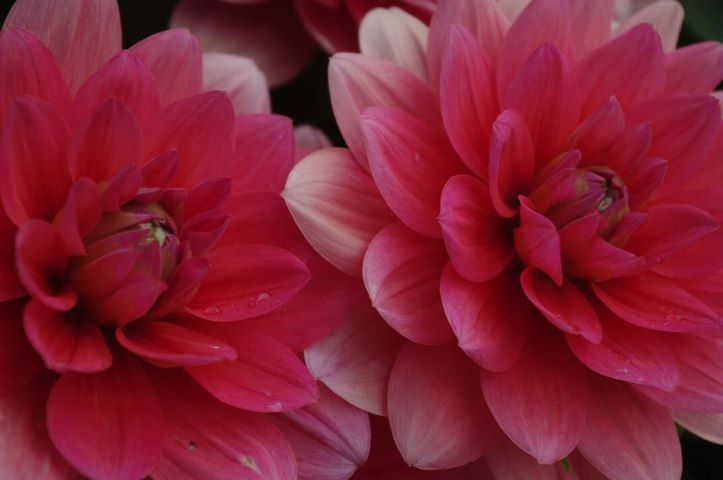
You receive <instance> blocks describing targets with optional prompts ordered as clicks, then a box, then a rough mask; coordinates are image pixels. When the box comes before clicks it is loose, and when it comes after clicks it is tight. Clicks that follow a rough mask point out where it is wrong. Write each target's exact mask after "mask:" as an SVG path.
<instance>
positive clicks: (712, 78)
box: [665, 42, 723, 94]
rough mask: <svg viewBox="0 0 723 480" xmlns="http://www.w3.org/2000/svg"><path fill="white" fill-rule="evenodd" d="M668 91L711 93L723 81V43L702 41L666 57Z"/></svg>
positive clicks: (666, 86)
mask: <svg viewBox="0 0 723 480" xmlns="http://www.w3.org/2000/svg"><path fill="white" fill-rule="evenodd" d="M665 68H666V70H667V72H666V75H665V93H703V94H705V93H711V92H712V91H713V89H714V88H715V87H717V86H718V84H719V83H720V82H721V80H723V45H722V44H721V43H719V42H702V43H698V44H695V45H690V46H687V47H683V48H679V49H677V50H675V51H673V52H671V53H669V54H668V55H666V57H665Z"/></svg>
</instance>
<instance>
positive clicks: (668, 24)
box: [615, 0, 683, 52]
mask: <svg viewBox="0 0 723 480" xmlns="http://www.w3.org/2000/svg"><path fill="white" fill-rule="evenodd" d="M641 23H649V24H651V25H652V26H653V27H654V28H655V30H657V32H658V34H660V38H661V40H662V42H663V50H665V51H666V52H672V51H673V50H675V47H676V46H677V45H678V36H679V35H680V28H681V27H682V26H683V7H682V5H680V3H678V2H676V1H673V0H660V1H657V2H652V3H651V4H650V5H648V6H646V7H645V8H642V9H640V10H638V11H637V12H635V13H634V14H633V15H631V16H630V17H628V18H627V19H625V21H624V22H623V23H621V24H620V25H619V26H618V28H617V30H616V31H615V33H616V34H618V35H619V34H621V33H623V32H626V31H628V30H630V29H631V28H633V27H635V26H636V25H640V24H641Z"/></svg>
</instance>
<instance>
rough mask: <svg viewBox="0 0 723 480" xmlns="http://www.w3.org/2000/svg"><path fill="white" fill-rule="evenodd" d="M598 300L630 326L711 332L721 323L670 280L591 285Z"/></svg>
mask: <svg viewBox="0 0 723 480" xmlns="http://www.w3.org/2000/svg"><path fill="white" fill-rule="evenodd" d="M593 290H594V291H595V294H596V295H597V296H598V298H599V299H600V300H602V302H603V303H604V304H605V305H606V306H607V307H608V308H610V310H612V311H613V312H615V313H616V314H617V315H618V316H619V317H620V318H622V319H623V320H625V321H628V322H630V323H632V324H635V325H639V326H641V327H645V328H651V329H653V330H661V331H667V332H714V331H717V330H719V329H720V327H721V324H722V323H723V319H721V317H720V316H719V315H717V314H716V313H715V312H714V311H713V310H711V309H710V307H708V306H707V305H706V304H705V303H703V302H702V301H700V300H699V299H698V298H696V297H694V296H693V295H692V294H690V293H688V292H687V291H686V290H684V289H683V288H681V287H680V286H678V285H677V284H676V283H675V282H673V281H672V280H668V279H666V278H664V277H661V276H658V275H655V274H653V273H648V274H644V275H638V276H633V277H622V278H617V279H615V280H609V281H607V282H602V283H595V284H593Z"/></svg>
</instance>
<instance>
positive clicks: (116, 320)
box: [88, 271, 166, 328]
mask: <svg viewBox="0 0 723 480" xmlns="http://www.w3.org/2000/svg"><path fill="white" fill-rule="evenodd" d="M165 288H166V285H165V282H163V281H162V280H159V279H158V278H155V277H154V276H151V275H150V274H148V273H144V272H140V271H135V272H132V273H131V274H130V275H128V276H127V277H126V278H125V279H124V280H123V282H122V283H121V284H120V286H119V287H118V289H117V290H116V291H115V292H113V293H112V294H110V295H108V296H105V297H103V298H100V299H98V300H96V301H95V302H93V303H92V304H90V305H89V306H88V310H89V312H88V315H89V316H90V317H92V319H93V321H95V322H96V323H98V324H101V325H103V326H104V327H106V328H116V327H120V326H123V325H125V324H127V323H129V322H132V321H133V320H137V319H138V318H140V317H142V316H143V315H145V314H146V313H147V312H148V311H149V310H150V309H151V308H152V307H153V304H154V303H155V302H156V299H158V297H159V296H160V295H161V293H163V291H164V290H165Z"/></svg>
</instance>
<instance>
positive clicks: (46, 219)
mask: <svg viewBox="0 0 723 480" xmlns="http://www.w3.org/2000/svg"><path fill="white" fill-rule="evenodd" d="M210 90H216V91H210ZM217 90H223V91H225V92H227V93H224V92H221V91H217ZM204 92H205V93H204ZM267 111H268V93H267V90H266V86H265V82H264V80H263V76H262V75H261V74H260V72H259V71H258V70H257V69H256V68H255V67H254V66H253V63H252V62H251V61H249V60H245V59H242V58H238V57H233V56H230V55H224V54H207V55H202V54H201V49H200V46H199V44H198V42H197V41H196V39H195V38H194V37H192V36H191V35H189V33H188V32H186V31H183V30H170V31H166V32H162V33H159V34H157V35H154V36H152V37H149V38H147V39H145V40H143V41H142V42H140V43H138V44H136V45H134V46H133V47H132V48H130V49H129V50H123V51H122V50H121V29H120V21H119V16H118V8H117V5H116V3H115V2H114V1H111V0H94V1H90V0H89V1H84V2H74V1H57V2H48V1H45V0H18V1H17V2H16V3H15V5H14V7H13V8H12V10H11V11H10V14H9V16H8V17H7V20H6V23H5V26H4V28H3V29H2V31H0V172H1V173H2V175H1V176H0V199H1V200H2V209H0V225H1V227H0V238H2V256H1V257H0V258H1V259H2V261H1V262H0V300H1V303H0V311H1V312H2V317H3V318H2V320H3V321H2V322H1V323H0V329H1V330H2V331H1V333H0V338H2V344H1V346H0V394H1V395H2V396H1V397H0V414H1V415H2V419H3V428H2V430H1V431H0V446H1V447H2V448H0V471H2V472H3V476H5V477H12V478H71V477H73V478H74V477H75V476H76V475H77V474H75V473H73V471H77V472H78V473H80V474H82V475H84V476H87V477H92V478H103V479H110V478H114V479H115V478H117V479H133V478H142V477H144V476H146V475H148V474H152V476H153V477H154V478H158V479H163V478H173V479H176V478H181V477H184V478H185V477H194V478H229V477H235V478H251V477H254V478H260V477H263V478H269V479H293V478H296V473H297V460H295V458H294V454H293V451H292V446H291V443H290V441H289V440H287V439H286V438H285V436H284V435H283V434H282V433H281V430H279V428H277V427H276V426H274V424H273V423H272V422H271V421H270V418H269V417H270V416H269V415H264V414H263V413H264V412H281V411H288V410H292V409H297V408H299V407H304V406H305V405H308V404H310V403H312V402H314V401H315V400H317V399H318V398H319V395H320V393H319V389H318V387H317V385H316V382H315V380H314V378H313V377H312V376H311V375H310V373H309V372H308V370H307V369H306V367H305V366H304V364H303V363H302V362H301V360H300V359H299V358H298V356H297V354H296V353H295V352H298V351H301V350H303V349H304V348H305V347H306V346H307V345H309V344H311V343H313V342H315V341H317V340H319V339H320V338H322V337H323V336H325V335H326V334H328V333H329V332H330V331H331V330H333V329H334V328H335V326H336V324H337V323H338V321H339V317H340V315H339V313H338V312H339V311H340V310H341V309H342V305H343V302H344V301H345V298H346V293H345V292H346V291H347V290H346V289H347V285H348V282H345V281H344V279H343V278H341V279H340V278H339V277H340V275H339V274H337V273H335V271H334V270H333V269H332V268H331V267H330V266H327V265H326V264H325V263H324V262H323V261H322V260H321V259H320V258H319V257H318V256H317V255H315V254H313V252H312V251H311V249H310V248H309V247H308V246H307V245H306V244H305V242H304V240H303V238H302V237H301V234H300V233H299V232H298V231H297V230H296V227H295V226H294V224H293V221H292V219H291V217H290V215H289V214H288V212H287V211H286V207H285V205H284V203H283V201H282V199H281V198H280V197H279V192H280V191H281V189H282V188H283V185H284V182H285V179H286V175H287V173H288V171H289V170H290V169H291V167H292V165H293V163H294V155H295V152H294V139H293V135H294V132H293V130H292V126H291V122H290V121H289V119H286V118H283V117H279V116H274V115H270V114H268V113H267ZM312 277H313V278H312ZM322 293H323V296H324V297H325V298H327V300H326V301H321V300H320V296H321V295H322ZM312 426H313V425H312ZM349 430H350V431H351V432H355V433H356V432H357V430H355V429H354V428H351V427H349ZM367 430H368V427H367ZM360 438H362V439H363V435H361V434H360ZM360 441H362V440H360ZM296 443H298V442H296ZM296 450H297V453H299V452H301V453H299V455H300V456H299V460H298V461H299V462H301V461H302V459H303V458H304V457H303V453H304V451H303V450H301V451H299V450H298V448H296Z"/></svg>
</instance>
